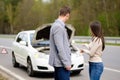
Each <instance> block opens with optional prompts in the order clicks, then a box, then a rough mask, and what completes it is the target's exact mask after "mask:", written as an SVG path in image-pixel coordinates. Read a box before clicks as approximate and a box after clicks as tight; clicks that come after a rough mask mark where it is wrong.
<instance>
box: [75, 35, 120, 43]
mask: <svg viewBox="0 0 120 80" xmlns="http://www.w3.org/2000/svg"><path fill="white" fill-rule="evenodd" d="M74 40H75V41H77V42H90V41H91V37H90V36H74ZM105 43H114V44H120V37H105Z"/></svg>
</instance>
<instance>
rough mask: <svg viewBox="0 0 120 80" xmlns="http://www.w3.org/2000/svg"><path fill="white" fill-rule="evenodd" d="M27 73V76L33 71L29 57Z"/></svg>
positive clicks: (32, 73)
mask: <svg viewBox="0 0 120 80" xmlns="http://www.w3.org/2000/svg"><path fill="white" fill-rule="evenodd" d="M27 73H28V75H29V76H34V71H33V68H32V64H31V60H30V58H28V60H27Z"/></svg>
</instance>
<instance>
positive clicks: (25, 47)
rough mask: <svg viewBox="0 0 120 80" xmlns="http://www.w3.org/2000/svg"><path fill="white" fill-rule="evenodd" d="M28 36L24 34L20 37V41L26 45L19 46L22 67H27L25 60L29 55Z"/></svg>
mask: <svg viewBox="0 0 120 80" xmlns="http://www.w3.org/2000/svg"><path fill="white" fill-rule="evenodd" d="M28 36H29V35H28V34H27V33H25V34H24V35H23V37H22V41H25V42H26V45H21V56H22V63H23V65H24V66H27V61H26V58H27V56H28V55H29V54H28V53H29V45H28Z"/></svg>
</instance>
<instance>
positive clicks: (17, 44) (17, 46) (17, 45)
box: [13, 33, 24, 63]
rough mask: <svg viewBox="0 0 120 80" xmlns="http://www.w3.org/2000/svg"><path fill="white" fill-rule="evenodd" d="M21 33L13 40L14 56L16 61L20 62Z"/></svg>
mask: <svg viewBox="0 0 120 80" xmlns="http://www.w3.org/2000/svg"><path fill="white" fill-rule="evenodd" d="M23 35H24V33H19V34H18V36H17V37H16V40H15V41H14V42H13V50H14V54H15V57H16V61H17V62H19V63H21V60H22V56H21V45H20V41H22V37H23Z"/></svg>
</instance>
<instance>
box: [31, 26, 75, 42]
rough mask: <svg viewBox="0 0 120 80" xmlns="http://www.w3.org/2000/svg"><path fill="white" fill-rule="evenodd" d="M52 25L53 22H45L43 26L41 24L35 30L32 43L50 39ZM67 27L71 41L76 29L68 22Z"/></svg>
mask: <svg viewBox="0 0 120 80" xmlns="http://www.w3.org/2000/svg"><path fill="white" fill-rule="evenodd" d="M51 26H52V24H44V25H42V26H39V27H38V28H37V29H36V30H35V34H34V36H33V40H32V43H35V42H38V41H41V40H49V35H50V28H51ZM65 27H66V30H67V33H68V37H69V40H70V41H71V39H72V37H73V36H74V32H75V29H74V27H73V26H72V25H70V24H67V25H66V26H65Z"/></svg>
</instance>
